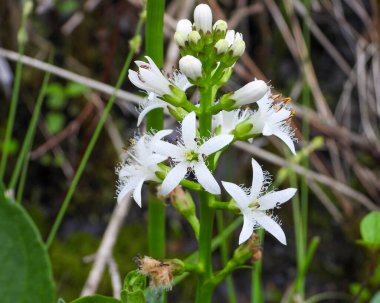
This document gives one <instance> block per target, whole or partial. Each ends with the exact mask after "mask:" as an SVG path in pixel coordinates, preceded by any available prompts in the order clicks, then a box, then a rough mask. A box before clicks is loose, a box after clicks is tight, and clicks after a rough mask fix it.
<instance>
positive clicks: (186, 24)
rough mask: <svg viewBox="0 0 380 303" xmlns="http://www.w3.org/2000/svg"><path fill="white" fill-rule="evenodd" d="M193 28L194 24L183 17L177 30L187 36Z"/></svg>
mask: <svg viewBox="0 0 380 303" xmlns="http://www.w3.org/2000/svg"><path fill="white" fill-rule="evenodd" d="M192 30H193V25H192V24H191V21H190V20H188V19H181V20H179V21H178V23H177V27H176V32H181V33H183V34H184V35H185V36H186V37H187V35H188V34H189V33H190V32H191V31H192Z"/></svg>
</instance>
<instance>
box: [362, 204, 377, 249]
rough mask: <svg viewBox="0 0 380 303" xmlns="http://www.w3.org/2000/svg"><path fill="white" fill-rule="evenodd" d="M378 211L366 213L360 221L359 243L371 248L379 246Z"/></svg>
mask: <svg viewBox="0 0 380 303" xmlns="http://www.w3.org/2000/svg"><path fill="white" fill-rule="evenodd" d="M379 230H380V212H376V211H373V212H371V213H369V214H368V215H366V216H365V217H364V219H363V220H362V221H361V223H360V233H361V236H362V240H361V241H360V243H362V244H364V245H365V246H368V247H369V248H371V249H378V248H380V233H379Z"/></svg>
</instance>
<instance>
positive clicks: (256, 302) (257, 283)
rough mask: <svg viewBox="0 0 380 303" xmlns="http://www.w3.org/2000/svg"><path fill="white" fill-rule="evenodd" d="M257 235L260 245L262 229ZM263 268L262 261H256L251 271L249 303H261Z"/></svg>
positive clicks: (262, 240) (262, 237)
mask: <svg viewBox="0 0 380 303" xmlns="http://www.w3.org/2000/svg"><path fill="white" fill-rule="evenodd" d="M257 234H258V235H259V239H260V243H263V242H264V236H265V233H264V229H263V228H260V229H259V230H258V232H257ZM262 266H263V261H262V259H261V260H259V261H257V262H256V263H255V265H254V267H253V269H252V295H251V303H262V302H264V300H263V290H262V288H263V287H262V283H261V269H262Z"/></svg>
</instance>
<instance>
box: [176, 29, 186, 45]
mask: <svg viewBox="0 0 380 303" xmlns="http://www.w3.org/2000/svg"><path fill="white" fill-rule="evenodd" d="M174 41H175V43H177V45H178V46H179V47H184V46H185V43H186V41H187V37H186V35H185V34H184V33H183V32H175V33H174Z"/></svg>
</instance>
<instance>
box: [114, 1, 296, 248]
mask: <svg viewBox="0 0 380 303" xmlns="http://www.w3.org/2000/svg"><path fill="white" fill-rule="evenodd" d="M174 39H175V41H176V43H177V45H178V47H179V49H180V52H181V56H182V58H181V59H180V60H179V63H178V66H179V71H175V72H174V74H173V75H172V76H171V77H167V76H165V74H164V73H162V72H161V70H160V69H159V68H158V67H157V66H156V64H155V63H154V62H153V60H152V59H151V58H149V57H146V59H147V61H148V62H144V61H136V62H135V63H136V65H137V67H138V71H133V70H129V75H128V76H129V79H130V81H131V82H132V83H133V84H134V85H135V86H137V87H138V88H139V89H141V90H143V91H144V92H145V93H146V98H145V100H144V102H143V103H142V104H141V105H140V109H141V112H140V116H139V118H138V123H137V124H138V126H139V125H140V124H141V123H142V121H143V120H144V117H145V116H146V114H147V113H148V112H149V111H151V110H153V109H156V108H166V109H168V111H169V113H170V114H172V116H174V118H175V119H176V120H178V121H179V122H180V123H181V127H180V129H179V131H178V133H179V136H178V138H177V139H175V140H173V138H171V136H170V139H172V140H169V141H165V140H164V137H167V136H169V135H171V134H172V133H173V131H172V130H162V131H158V132H155V133H147V134H143V135H141V136H137V137H135V138H134V139H133V140H132V144H131V146H130V148H129V149H128V151H127V152H126V155H127V157H126V159H125V161H124V162H123V163H122V164H121V165H120V166H119V168H118V169H117V173H118V175H119V184H118V202H121V201H123V199H124V198H125V197H127V196H129V195H130V194H133V198H134V200H135V201H136V203H137V204H138V205H139V206H140V207H141V190H142V186H143V184H144V183H145V182H154V183H156V184H158V185H160V186H159V190H160V193H161V194H162V195H163V196H166V195H168V194H170V193H171V192H172V191H173V190H174V189H175V188H176V187H177V186H178V185H179V184H182V185H183V186H185V187H186V186H188V184H190V183H191V184H197V183H198V187H199V189H198V190H201V191H206V192H208V193H210V194H213V195H220V194H221V187H220V184H219V182H218V181H217V179H216V178H215V176H214V170H215V167H216V165H217V162H218V159H219V155H220V154H221V153H222V152H223V151H224V150H226V149H227V148H228V146H229V145H230V144H232V143H233V142H235V141H238V140H244V141H249V142H252V141H254V139H255V138H257V137H258V136H260V135H263V136H272V135H273V136H276V137H278V138H279V139H281V140H282V141H283V142H284V143H285V144H286V145H287V146H288V147H289V149H290V150H291V151H292V153H295V146H294V143H293V140H294V131H293V130H292V128H291V124H290V119H291V117H292V116H293V112H292V110H291V109H290V107H289V105H288V101H289V100H288V99H286V98H281V96H279V95H273V94H272V89H271V87H270V86H269V85H268V84H267V83H266V82H264V81H262V80H258V79H254V80H253V81H251V82H249V83H248V84H246V85H245V86H243V87H242V88H240V89H238V90H236V91H232V92H230V93H226V94H224V95H221V96H218V95H217V92H218V90H219V88H220V87H221V86H222V85H223V84H224V83H226V82H227V81H228V80H229V78H230V76H231V74H232V72H233V66H234V64H235V62H236V61H237V60H238V58H239V57H240V56H241V55H242V54H243V52H244V50H245V42H244V40H243V36H242V34H240V33H238V32H235V31H233V30H228V29H227V23H226V22H225V21H223V20H218V21H216V22H215V23H214V24H213V23H212V12H211V9H210V7H209V6H208V5H206V4H200V5H198V6H197V7H196V8H195V11H194V22H193V23H192V22H191V21H190V20H187V19H183V20H180V21H179V22H178V24H177V28H176V32H175V34H174ZM193 85H194V86H196V88H197V89H198V90H199V91H200V93H201V98H200V101H199V104H196V103H193V102H191V101H190V100H189V99H188V96H187V93H186V91H187V89H188V88H189V87H191V86H193ZM205 95H207V96H208V97H209V98H211V100H209V101H210V102H208V103H207V102H205V101H202V98H203V97H202V96H205ZM248 106H250V107H248ZM242 107H244V108H242ZM205 121H206V122H207V121H208V122H207V123H209V129H208V132H205V131H201V127H200V124H201V123H206V122H205ZM198 122H199V125H198ZM201 134H202V135H201ZM252 172H253V177H252V186H251V187H250V188H249V189H247V188H242V187H241V186H238V185H236V184H234V183H230V182H226V181H222V182H221V184H222V185H223V187H224V189H225V190H226V192H227V193H228V194H229V195H230V196H231V197H232V198H233V202H232V203H234V206H235V208H237V209H239V210H240V212H241V214H242V215H243V217H244V225H243V228H242V231H241V233H240V238H239V244H241V243H243V242H245V241H247V239H248V238H249V237H250V236H251V234H252V232H253V230H254V229H255V228H257V227H262V228H264V229H265V230H267V231H268V232H269V233H271V234H272V235H273V236H274V237H276V238H277V239H278V240H279V241H280V242H281V243H283V244H286V238H285V234H284V232H283V231H282V229H281V227H280V225H279V222H278V221H277V220H276V218H274V217H273V215H272V210H273V209H275V208H277V207H278V206H279V205H281V204H282V203H284V202H286V201H288V200H289V199H291V198H292V197H293V195H294V194H295V192H296V189H294V188H288V189H285V190H281V191H273V190H268V186H269V182H268V175H267V174H266V173H264V172H263V170H262V168H261V166H260V165H259V164H258V163H257V162H256V161H255V160H254V159H252ZM186 179H187V180H186ZM194 180H196V181H194ZM186 182H188V183H186ZM189 188H191V187H189ZM226 203H227V202H226Z"/></svg>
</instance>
